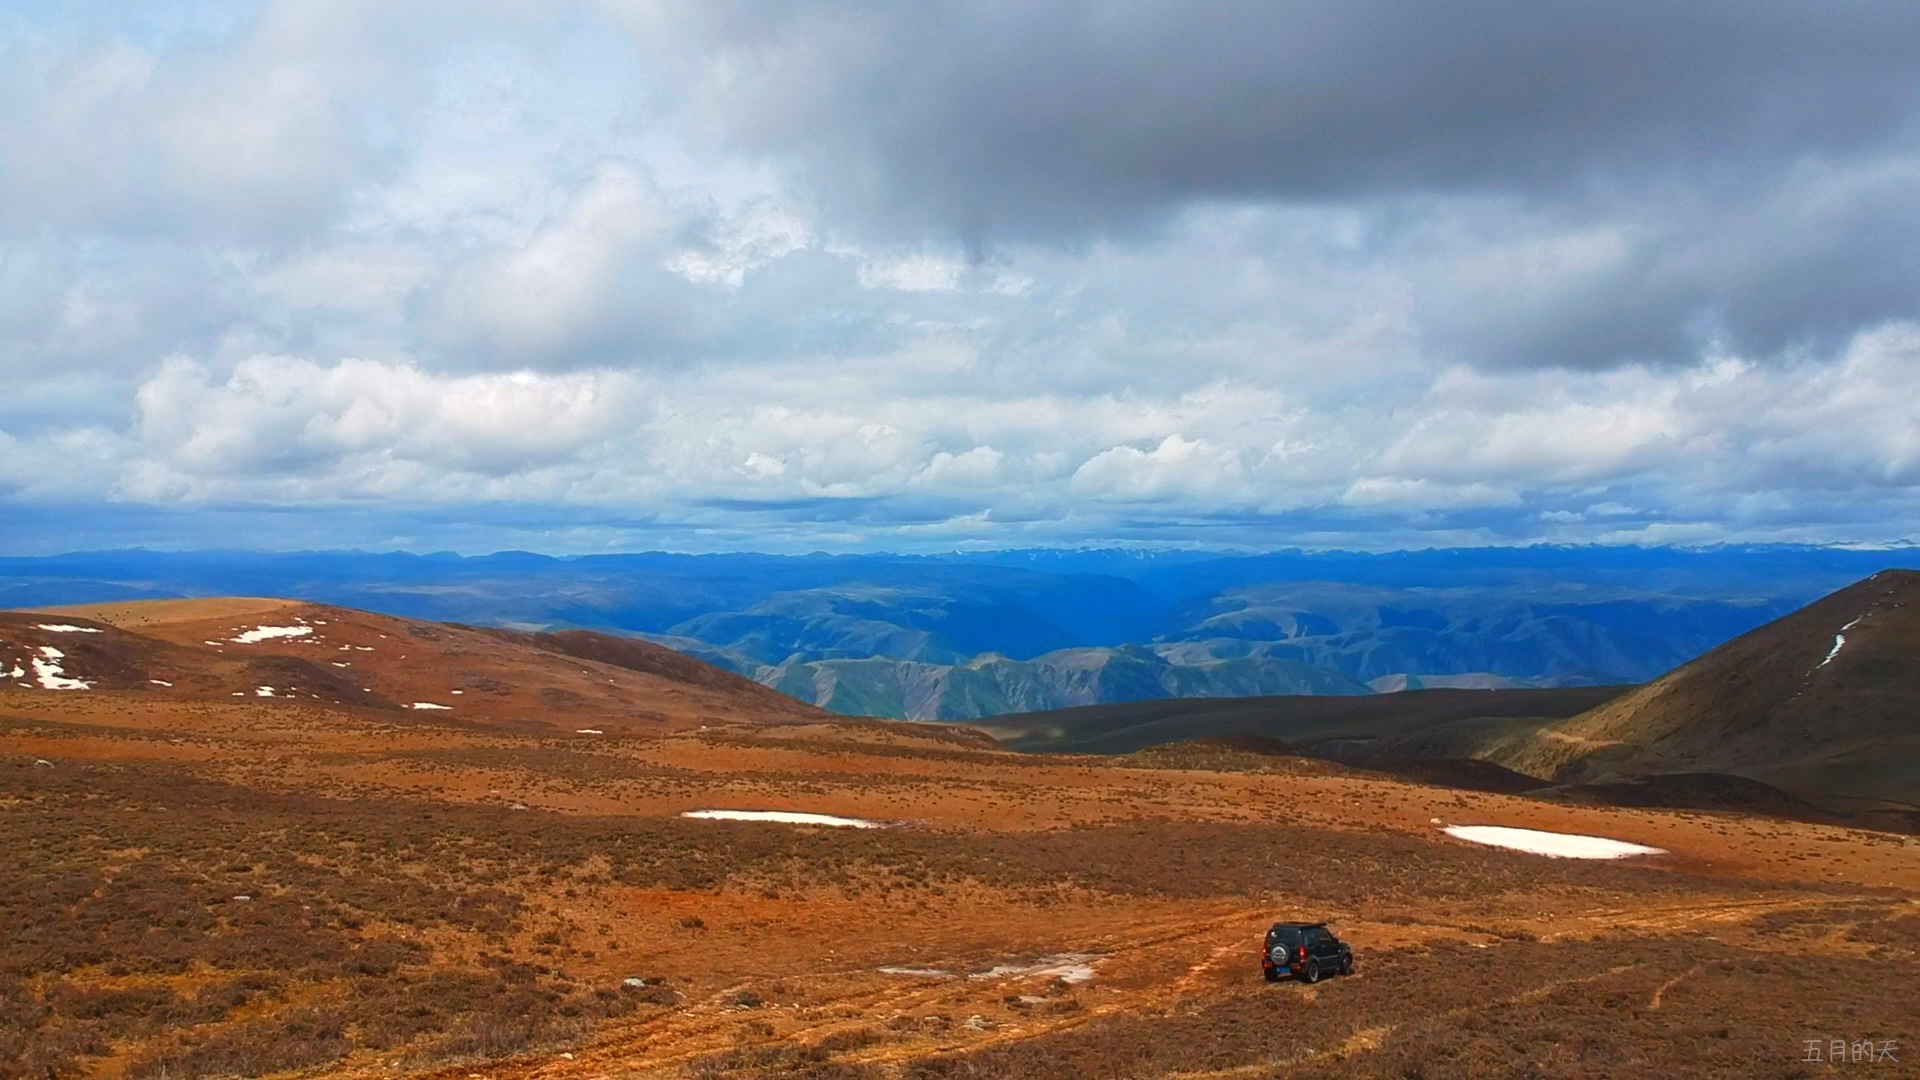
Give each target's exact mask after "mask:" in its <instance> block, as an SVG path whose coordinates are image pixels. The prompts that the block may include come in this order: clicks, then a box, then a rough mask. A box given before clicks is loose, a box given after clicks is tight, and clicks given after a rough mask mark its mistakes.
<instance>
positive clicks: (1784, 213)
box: [0, 0, 1920, 554]
mask: <svg viewBox="0 0 1920 1080" xmlns="http://www.w3.org/2000/svg"><path fill="white" fill-rule="evenodd" d="M0 106H4V107H0V553H5V554H41V553H50V552H56V551H66V550H75V549H84V548H103V547H119V546H134V545H141V546H150V547H161V548H168V547H172V548H192V547H232V546H246V547H258V548H273V549H295V548H309V549H310V548H321V547H368V548H408V549H415V550H426V549H454V550H462V551H490V550H496V549H502V548H526V549H531V550H540V551H548V552H555V553H568V552H591V551H605V550H636V549H668V550H683V551H713V550H759V551H811V550H896V551H915V550H952V549H966V548H993V547H1032V546H1079V545H1096V546H1111V545H1122V546H1125V545H1146V546H1189V547H1238V548H1277V547H1292V546H1302V547H1309V548H1312V547H1341V548H1353V549H1388V548H1410V547H1434V546H1462V545H1475V544H1523V543H1537V542H1548V543H1603V544H1622V543H1638V544H1714V543H1721V542H1804V543H1868V544H1872V543H1885V542H1891V541H1899V540H1906V539H1913V538H1916V537H1917V536H1920V5H1914V4H1911V3H1904V2H1887V3H1875V2H1865V0H1863V2H1850V3H1841V4H1831V3H1829V4H1814V3H1783V2H1771V0H1760V2H1757V3H1756V2H1754V0H1738V2H1733V0H1695V2H1693V3H1689V4H1672V3H1653V2H1638V0H1615V2H1612V3H1607V4H1581V5H1571V4H1514V3H1510V2H1508V3H1491V2H1484V0H1461V2H1458V3H1453V4H1446V5H1436V4H1431V3H1425V2H1421V0H1392V2H1387V0H1329V2H1318V0H1315V2H1272V0H1265V2H1256V3H1238V2H1232V0H1221V2H1217V3H1210V4H1206V5H1194V4H1191V3H1182V2H1159V0H1128V2H1123V3H1114V2H1111V0H1106V2H1099V3H1095V2H1065V0H1017V2H997V0H981V2H977V3H969V4H958V3H951V4H950V3H940V2H934V0H907V2H898V3H889V2H878V0H876V2H873V3H862V4H854V5H827V4H807V3H780V2H762V3H737V4H736V3H731V2H727V0H691V2H686V3H680V2H675V0H599V2H578V3H569V2H565V0H560V2H546V0H543V2H537V3H517V2H510V0H466V2H462V3H449V2H439V0H414V2H410V3H408V4H398V5H397V4H391V3H372V2H363V0H320V2H309V0H297V2H293V0H289V2H266V3H258V4H245V3H234V4H227V3H198V4H168V3H160V2H156V3H152V4H139V5H128V4H121V3H107V2H84V0H81V2H73V0H69V2H60V3H53V2H42V0H16V2H14V3H10V4H8V5H7V6H6V8H5V9H4V11H0Z"/></svg>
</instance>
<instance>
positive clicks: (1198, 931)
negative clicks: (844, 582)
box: [0, 601, 1920, 1080]
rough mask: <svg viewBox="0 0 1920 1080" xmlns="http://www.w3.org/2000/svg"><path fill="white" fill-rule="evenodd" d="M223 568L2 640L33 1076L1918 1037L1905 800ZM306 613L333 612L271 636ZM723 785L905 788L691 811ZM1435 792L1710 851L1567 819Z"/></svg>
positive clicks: (1419, 1052)
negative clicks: (1805, 819) (240, 587)
mask: <svg viewBox="0 0 1920 1080" xmlns="http://www.w3.org/2000/svg"><path fill="white" fill-rule="evenodd" d="M224 603H225V605H226V606H224V607H221V606H217V605H203V606H201V607H194V606H192V605H187V606H186V607H184V608H181V607H176V608H173V609H166V610H159V611H154V610H149V611H147V612H146V613H144V614H140V613H138V612H134V613H129V611H118V612H116V611H107V610H93V611H90V612H80V613H75V614H70V615H69V616H68V617H70V618H73V619H79V620H97V621H92V622H87V625H92V626H98V627H99V628H100V631H101V632H100V633H98V634H94V635H86V634H79V633H68V634H65V635H55V636H49V635H48V633H47V632H43V631H41V630H39V629H37V625H38V622H45V621H46V620H45V619H44V618H41V619H39V620H37V621H35V620H32V619H25V618H22V617H13V616H9V619H10V620H11V621H10V622H8V623H7V624H6V625H4V626H0V631H4V632H5V633H4V635H0V645H4V646H7V647H10V648H12V649H13V651H14V652H17V653H20V654H21V655H23V656H24V655H27V654H28V653H29V652H30V651H31V650H34V649H38V648H42V647H44V646H45V645H47V644H49V643H51V644H53V645H55V646H57V647H59V648H61V649H63V650H64V658H65V660H66V661H67V668H66V674H67V675H69V676H73V677H85V676H87V675H88V674H89V673H90V669H89V667H88V665H93V669H92V670H94V671H95V672H97V673H99V678H98V679H97V683H98V685H96V687H95V688H94V689H91V690H88V691H67V692H59V691H49V690H43V689H38V688H35V687H33V686H30V685H26V684H27V683H28V682H29V681H30V680H26V679H14V680H12V682H11V683H10V684H9V683H0V1076H5V1077H15V1076H18V1077H31V1078H34V1080H42V1078H47V1077H53V1078H61V1077H129V1078H159V1077H187V1076H209V1075H245V1076H257V1075H270V1074H289V1075H296V1074H304V1075H317V1074H325V1075H348V1076H361V1077H399V1076H443V1077H447V1078H449V1080H465V1078H468V1077H473V1076H478V1077H481V1078H484V1080H495V1078H499V1080H520V1078H528V1080H531V1078H535V1077H538V1078H543V1080H544V1078H554V1080H560V1078H571V1077H580V1078H587V1077H603V1076H607V1077H612V1076H633V1077H702V1078H721V1077H750V1076H765V1075H789V1076H809V1077H821V1078H826V1077H837V1078H850V1080H869V1078H872V1080H878V1078H883V1077H908V1078H932V1077H1061V1076H1088V1077H1147V1076H1167V1077H1262V1076H1318V1075H1323V1074H1325V1075H1334V1074H1342V1075H1361V1076H1392V1077H1453V1076H1463V1077H1505V1076H1526V1075H1537V1076H1591V1077H1614V1076H1728V1077H1770V1076H1771V1077H1787V1076H1821V1075H1827V1074H1828V1073H1832V1074H1833V1075H1853V1074H1854V1073H1856V1072H1858V1073H1860V1074H1862V1075H1887V1076H1893V1075H1902V1074H1903V1073H1902V1070H1907V1071H1906V1073H1905V1074H1906V1075H1913V1074H1915V1071H1916V1070H1920V1066H1914V1065H1911V1064H1905V1063H1903V1062H1901V1061H1890V1060H1888V1059H1887V1057H1886V1056H1885V1054H1884V1052H1885V1051H1886V1050H1887V1049H1888V1046H1889V1044H1892V1050H1891V1053H1892V1055H1893V1057H1896V1058H1902V1059H1911V1060H1914V1061H1920V1041H1915V1040H1916V1039H1920V1024H1916V1023H1915V1020H1916V1017H1920V1009H1916V1007H1915V1005H1914V1004H1913V998H1912V991H1911V988H1912V987H1913V986H1914V985H1916V983H1920V844H1916V843H1914V842H1913V841H1912V840H1910V839H1908V838H1904V837H1901V836H1897V835H1892V834H1883V833H1874V832H1867V831H1861V830H1852V829H1844V828H1837V827H1832V826H1826V825H1816V824H1808V823H1802V822H1788V821H1778V820H1773V819H1769V818H1764V817H1757V816H1745V815H1738V814H1717V813H1698V812H1686V811H1669V810H1653V809H1613V808H1604V807H1589V806H1574V805H1558V804H1551V803H1546V802H1539V801H1533V800H1529V799H1526V798H1522V797H1516V796H1508V795H1497V794H1487V793H1481V792H1469V791H1456V790H1452V789H1448V788H1443V787H1433V786H1424V785H1419V784H1412V783H1405V782H1401V781H1396V780H1393V779H1389V778H1384V777H1380V776H1376V775H1372V774H1366V773H1361V772H1357V771H1353V770H1347V769H1342V768H1340V767H1337V766H1330V765H1325V764H1321V763H1314V762H1305V761H1300V760H1297V759H1286V758H1281V759H1275V758H1262V757H1260V756H1259V755H1254V754H1246V755H1238V754H1234V753H1208V754H1203V755H1198V756H1194V755H1185V756H1183V755H1181V754H1178V753H1172V754H1169V753H1164V752H1162V753H1146V754H1141V755H1135V756H1132V757H1119V758H1096V757H1068V756H1042V755H1021V754H1013V753H1008V752H1003V751H1001V750H998V749H996V748H994V746H993V744H992V743H991V741H990V740H987V739H986V738H985V737H984V736H981V735H979V734H978V733H974V732H968V731H962V730H955V729H946V728H939V727H931V726H914V725H897V724H884V723H875V722H862V721H851V720H845V719H843V718H837V717H831V716H827V715H825V714H820V713H818V712H817V711H814V710H811V709H809V708H807V707H804V706H800V705H798V704H797V703H790V704H788V705H783V704H781V701H784V700H785V699H776V698H774V697H772V696H763V695H761V694H760V692H759V691H758V689H757V688H751V685H750V684H748V685H747V686H741V685H739V681H737V680H735V681H729V680H730V677H727V676H722V675H720V674H719V673H712V674H707V673H705V672H703V671H699V670H695V669H692V668H678V667H675V666H674V660H673V658H671V657H654V656H653V655H652V654H647V655H644V656H643V655H640V654H637V653H634V654H630V653H629V652H625V651H621V650H622V649H624V648H625V647H624V646H620V645H618V644H617V643H616V644H614V645H608V644H606V642H607V640H608V639H597V640H589V639H590V638H591V636H590V635H589V636H584V637H582V638H578V639H575V640H572V641H571V642H569V641H565V640H561V639H560V638H538V637H534V636H531V635H510V634H500V633H494V632H486V631H477V630H467V629H463V628H455V627H429V626H425V625H423V624H411V623H406V622H405V621H403V620H392V619H384V618H381V617H378V616H369V615H365V614H363V613H355V612H346V611H342V610H340V609H333V608H321V607H313V606H307V605H281V606H279V607H262V606H260V605H263V604H269V603H273V602H266V601H261V602H244V603H236V602H231V601H228V602H224ZM249 603H251V604H253V606H248V605H249ZM262 620H265V621H268V622H275V623H279V624H289V620H303V624H305V625H309V626H311V627H312V631H311V632H309V633H307V634H305V635H303V637H302V638H299V639H283V640H273V641H262V642H257V643H252V644H239V643H235V642H234V641H233V638H234V637H235V636H237V635H236V634H235V633H234V632H235V631H237V630H240V629H243V628H244V627H246V626H250V625H253V624H255V623H259V622H262ZM382 635H385V636H384V637H382ZM562 637H563V638H564V637H565V636H564V635H562ZM82 638H85V639H87V640H80V639H82ZM207 642H218V643H219V644H218V645H209V644H206V643H207ZM608 649H611V650H613V651H611V652H608V651H606V650H608ZM401 650H404V651H405V653H406V656H404V657H403V656H402V655H401ZM0 651H4V650H0ZM342 655H345V656H347V657H349V659H345V660H341V659H337V657H339V656H342ZM10 663H11V660H10V659H9V657H8V656H6V655H0V664H10ZM348 665H353V666H348ZM710 670H711V669H707V671H710ZM336 672H348V673H350V675H349V676H340V677H335V676H334V674H333V673H336ZM270 678H277V679H279V680H280V683H284V684H287V685H284V686H283V685H280V683H275V684H272V685H274V687H275V688H276V694H275V697H274V698H273V699H267V698H264V697H261V696H258V695H256V694H254V693H252V692H250V691H249V689H248V687H249V686H250V684H252V683H254V682H258V681H260V680H263V679H270ZM153 680H160V681H159V682H155V681H153ZM162 683H172V684H174V685H173V686H163V685H162ZM455 690H459V691H461V693H459V694H457V695H456V694H454V693H453V691H455ZM289 693H297V694H298V695H299V696H292V697H288V696H286V695H287V694H289ZM236 695H239V696H236ZM354 695H365V696H364V697H358V698H356V697H355V696H354ZM415 701H427V702H438V703H444V704H448V705H449V707H448V708H446V709H443V710H415V709H411V708H408V707H406V706H408V705H410V704H411V703H413V702H415ZM469 703H471V704H469ZM582 729H586V730H582ZM704 808H726V809H752V810H794V811H809V812H817V813H828V814H840V815H850V816H855V817H860V818H866V819H871V820H875V821H883V822H887V823H890V824H891V825H892V827H889V828H882V829H842V828H827V827H819V826H804V825H787V824H777V823H762V822H732V821H705V820H691V819H686V818H683V817H681V816H680V814H681V813H683V812H684V811H688V810H694V809H704ZM1436 819H1437V820H1438V821H1441V822H1445V823H1449V824H1451V823H1479V824H1503V825H1519V826H1527V827H1534V828H1544V829H1553V830H1559V831H1567V832H1580V833H1589V834H1595V835H1603V836H1609V837H1615V838H1618V839H1624V840H1631V841H1635V842H1639V843H1645V844H1650V845H1654V846H1657V847H1660V848H1663V849H1666V850H1667V851H1668V852H1669V853H1670V854H1667V855H1662V856H1656V857H1652V858H1647V859H1643V860H1639V861H1637V862H1622V863H1592V862H1581V861H1573V860H1556V859H1547V858H1542V857H1537V856H1531V855H1525V854H1520V853H1515V852H1506V851H1500V850H1494V849H1487V848H1480V847H1475V846H1472V845H1469V844H1465V843H1462V842H1459V841H1456V840H1453V839H1451V838H1449V837H1447V836H1446V835H1444V834H1443V833H1441V832H1440V831H1439V828H1438V826H1437V825H1436ZM1283 918H1285V919H1293V918H1311V919H1315V920H1326V921H1328V922H1330V923H1331V924H1332V925H1333V926H1334V928H1335V930H1336V932H1337V933H1339V934H1340V936H1341V937H1342V938H1343V939H1345V940H1347V941H1348V942H1350V943H1351V944H1352V945H1353V947H1354V949H1355V951H1356V953H1357V956H1358V971H1357V973H1356V974H1354V975H1352V976H1349V977H1343V978H1333V979H1330V980H1327V981H1323V982H1321V983H1320V984H1318V985H1316V986H1306V985H1302V984H1298V983H1293V982H1288V983H1282V984H1278V985H1269V984H1267V983H1266V982H1264V980H1263V979H1262V978H1261V974H1260V970H1259V967H1258V959H1257V951H1258V946H1259V941H1260V936H1261V932H1262V931H1263V929H1264V928H1265V926H1266V925H1267V924H1268V923H1270V922H1272V921H1274V920H1276V919H1283ZM883 969H892V970H883ZM1808 1040H1818V1042H1819V1045H1820V1048H1821V1056H1822V1057H1823V1058H1824V1057H1826V1056H1828V1055H1829V1054H1830V1045H1829V1044H1830V1042H1831V1041H1832V1040H1847V1041H1848V1042H1849V1044H1850V1045H1851V1044H1857V1043H1866V1042H1871V1043H1872V1045H1873V1046H1874V1048H1875V1050H1876V1052H1880V1053H1881V1060H1879V1061H1877V1062H1872V1063H1862V1064H1852V1063H1848V1064H1845V1065H1833V1064H1830V1063H1827V1062H1824V1061H1821V1062H1810V1061H1807V1060H1805V1059H1806V1057H1807V1047H1808Z"/></svg>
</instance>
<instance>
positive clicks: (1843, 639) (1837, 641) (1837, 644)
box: [1813, 634, 1847, 671]
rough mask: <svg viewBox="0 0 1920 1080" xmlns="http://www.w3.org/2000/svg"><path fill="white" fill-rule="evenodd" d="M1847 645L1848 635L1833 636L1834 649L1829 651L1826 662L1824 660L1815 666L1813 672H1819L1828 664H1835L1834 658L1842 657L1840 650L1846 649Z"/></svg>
mask: <svg viewBox="0 0 1920 1080" xmlns="http://www.w3.org/2000/svg"><path fill="white" fill-rule="evenodd" d="M1846 644H1847V635H1845V634H1835V635H1833V648H1831V649H1828V650H1827V658H1826V659H1825V660H1822V661H1820V662H1819V663H1817V664H1815V665H1813V670H1815V671H1819V670H1820V669H1821V668H1823V667H1826V666H1827V665H1828V664H1831V663H1833V658H1834V657H1836V656H1839V655H1840V650H1841V649H1843V648H1845V647H1846Z"/></svg>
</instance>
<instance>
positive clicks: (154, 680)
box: [147, 679, 173, 686]
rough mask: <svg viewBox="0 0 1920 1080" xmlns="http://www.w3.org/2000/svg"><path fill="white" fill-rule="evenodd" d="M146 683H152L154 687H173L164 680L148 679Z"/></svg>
mask: <svg viewBox="0 0 1920 1080" xmlns="http://www.w3.org/2000/svg"><path fill="white" fill-rule="evenodd" d="M147 681H148V682H150V683H152V684H153V685H155V686H172V685H173V684H172V683H170V682H168V681H167V680H165V679H148V680H147Z"/></svg>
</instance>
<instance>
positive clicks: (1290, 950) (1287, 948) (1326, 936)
mask: <svg viewBox="0 0 1920 1080" xmlns="http://www.w3.org/2000/svg"><path fill="white" fill-rule="evenodd" d="M1260 968H1261V970H1262V971H1265V972H1266V973H1267V981H1268V982H1279V981H1280V980H1281V979H1283V978H1285V977H1286V976H1288V975H1296V976H1298V977H1299V978H1300V981H1301V982H1308V983H1317V982H1319V981H1320V976H1322V975H1330V974H1332V973H1333V972H1336V971H1337V972H1339V973H1340V974H1342V975H1351V974H1353V950H1352V949H1350V948H1348V947H1347V943H1346V942H1344V941H1341V940H1340V939H1339V938H1337V937H1334V936H1333V931H1331V930H1328V929H1327V924H1326V923H1303V922H1282V923H1274V924H1273V928H1272V929H1270V930H1268V931H1267V943H1266V945H1265V946H1264V947H1263V948H1262V949H1261V950H1260Z"/></svg>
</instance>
